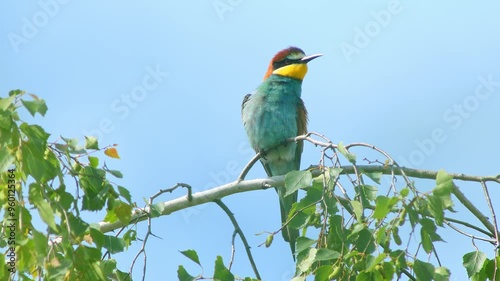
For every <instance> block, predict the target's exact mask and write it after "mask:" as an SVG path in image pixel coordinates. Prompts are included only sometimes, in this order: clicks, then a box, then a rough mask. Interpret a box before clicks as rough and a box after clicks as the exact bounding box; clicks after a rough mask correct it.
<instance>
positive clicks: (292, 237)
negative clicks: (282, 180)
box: [278, 188, 299, 259]
mask: <svg viewBox="0 0 500 281" xmlns="http://www.w3.org/2000/svg"><path fill="white" fill-rule="evenodd" d="M284 195H285V191H284V190H282V189H279V188H278V196H279V198H280V209H281V224H285V222H286V221H287V218H288V213H290V210H291V209H292V205H293V203H295V202H297V195H298V192H297V191H295V192H294V193H292V194H290V195H288V196H286V197H285V196H284ZM281 234H282V235H283V239H285V241H287V242H289V243H290V249H291V250H292V255H293V257H294V259H295V242H296V241H297V237H299V231H298V230H297V229H293V228H291V227H289V226H288V225H287V226H285V227H283V229H282V230H281Z"/></svg>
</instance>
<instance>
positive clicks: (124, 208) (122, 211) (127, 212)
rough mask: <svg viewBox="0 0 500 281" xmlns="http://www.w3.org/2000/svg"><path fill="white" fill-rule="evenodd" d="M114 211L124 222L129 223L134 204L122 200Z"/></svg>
mask: <svg viewBox="0 0 500 281" xmlns="http://www.w3.org/2000/svg"><path fill="white" fill-rule="evenodd" d="M114 211H115V214H116V216H117V217H118V219H119V220H120V221H121V222H122V223H124V224H127V223H128V222H130V219H131V218H132V206H130V205H129V204H127V203H124V202H121V203H119V204H118V205H116V206H115V207H114Z"/></svg>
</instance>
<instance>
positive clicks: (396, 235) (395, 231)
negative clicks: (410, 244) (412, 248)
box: [392, 227, 403, 246]
mask: <svg viewBox="0 0 500 281" xmlns="http://www.w3.org/2000/svg"><path fill="white" fill-rule="evenodd" d="M392 239H394V243H396V245H398V246H401V244H402V243H403V241H401V237H400V236H399V228H397V227H393V228H392Z"/></svg>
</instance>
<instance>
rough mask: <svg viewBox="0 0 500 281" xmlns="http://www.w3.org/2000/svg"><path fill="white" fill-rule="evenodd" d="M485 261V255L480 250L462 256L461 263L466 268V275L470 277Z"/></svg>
mask: <svg viewBox="0 0 500 281" xmlns="http://www.w3.org/2000/svg"><path fill="white" fill-rule="evenodd" d="M485 261H486V255H485V254H484V253H483V252H481V251H474V252H470V253H467V254H465V255H464V256H463V265H464V267H465V269H467V275H469V277H472V276H473V275H475V274H477V273H478V272H479V271H480V270H481V268H482V267H483V265H484V262H485Z"/></svg>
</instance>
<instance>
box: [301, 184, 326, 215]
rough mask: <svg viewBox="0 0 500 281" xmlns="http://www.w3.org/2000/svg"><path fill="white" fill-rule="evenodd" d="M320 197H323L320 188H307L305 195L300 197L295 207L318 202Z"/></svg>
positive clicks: (303, 206)
mask: <svg viewBox="0 0 500 281" xmlns="http://www.w3.org/2000/svg"><path fill="white" fill-rule="evenodd" d="M322 197H323V190H320V189H318V188H308V189H307V192H306V196H304V198H302V199H300V201H299V202H298V203H297V206H296V208H295V209H296V210H300V209H302V208H305V207H307V206H309V205H311V204H313V203H315V202H318V201H319V200H321V198H322Z"/></svg>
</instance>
